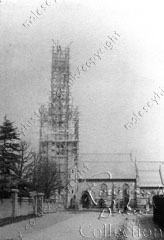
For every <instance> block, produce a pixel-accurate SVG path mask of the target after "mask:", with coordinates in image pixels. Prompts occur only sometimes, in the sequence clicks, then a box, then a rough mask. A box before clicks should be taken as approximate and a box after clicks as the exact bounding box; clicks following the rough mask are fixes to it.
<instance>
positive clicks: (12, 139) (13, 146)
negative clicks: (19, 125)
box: [0, 116, 20, 192]
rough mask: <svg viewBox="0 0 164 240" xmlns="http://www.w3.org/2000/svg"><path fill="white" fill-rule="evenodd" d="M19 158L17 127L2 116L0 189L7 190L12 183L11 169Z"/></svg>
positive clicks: (0, 128)
mask: <svg viewBox="0 0 164 240" xmlns="http://www.w3.org/2000/svg"><path fill="white" fill-rule="evenodd" d="M19 160H20V155H19V137H18V134H17V129H16V128H14V126H13V123H12V122H10V121H9V120H8V119H7V117H6V116H5V117H4V122H3V125H1V126H0V174H1V181H0V189H1V192H3V191H5V190H6V191H7V190H9V189H10V187H12V185H13V184H14V182H13V170H14V169H15V165H16V163H18V162H19Z"/></svg>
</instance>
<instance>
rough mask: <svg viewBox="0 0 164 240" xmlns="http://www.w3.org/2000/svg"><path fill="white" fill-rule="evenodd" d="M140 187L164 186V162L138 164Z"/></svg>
mask: <svg viewBox="0 0 164 240" xmlns="http://www.w3.org/2000/svg"><path fill="white" fill-rule="evenodd" d="M137 169H138V177H139V178H138V185H139V186H140V187H159V186H163V184H162V179H163V181H164V162H163V163H162V162H155V161H153V162H137ZM163 183H164V182H163Z"/></svg>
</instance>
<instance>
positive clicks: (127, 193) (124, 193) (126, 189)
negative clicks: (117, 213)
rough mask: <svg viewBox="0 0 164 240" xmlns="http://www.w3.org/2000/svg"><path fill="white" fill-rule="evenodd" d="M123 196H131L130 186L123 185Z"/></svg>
mask: <svg viewBox="0 0 164 240" xmlns="http://www.w3.org/2000/svg"><path fill="white" fill-rule="evenodd" d="M123 195H129V185H128V184H127V183H125V184H124V185H123Z"/></svg>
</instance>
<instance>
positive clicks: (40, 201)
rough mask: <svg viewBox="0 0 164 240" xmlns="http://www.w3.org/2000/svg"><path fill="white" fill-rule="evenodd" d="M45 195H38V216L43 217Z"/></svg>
mask: <svg viewBox="0 0 164 240" xmlns="http://www.w3.org/2000/svg"><path fill="white" fill-rule="evenodd" d="M43 196H44V194H43V193H37V196H36V197H37V215H38V216H39V217H40V216H43Z"/></svg>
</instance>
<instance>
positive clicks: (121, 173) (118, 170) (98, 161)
mask: <svg viewBox="0 0 164 240" xmlns="http://www.w3.org/2000/svg"><path fill="white" fill-rule="evenodd" d="M80 163H81V164H80V172H82V175H80V176H79V178H81V179H118V180H121V179H136V170H135V164H134V161H132V159H131V156H130V154H84V155H82V156H81V158H80Z"/></svg>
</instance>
